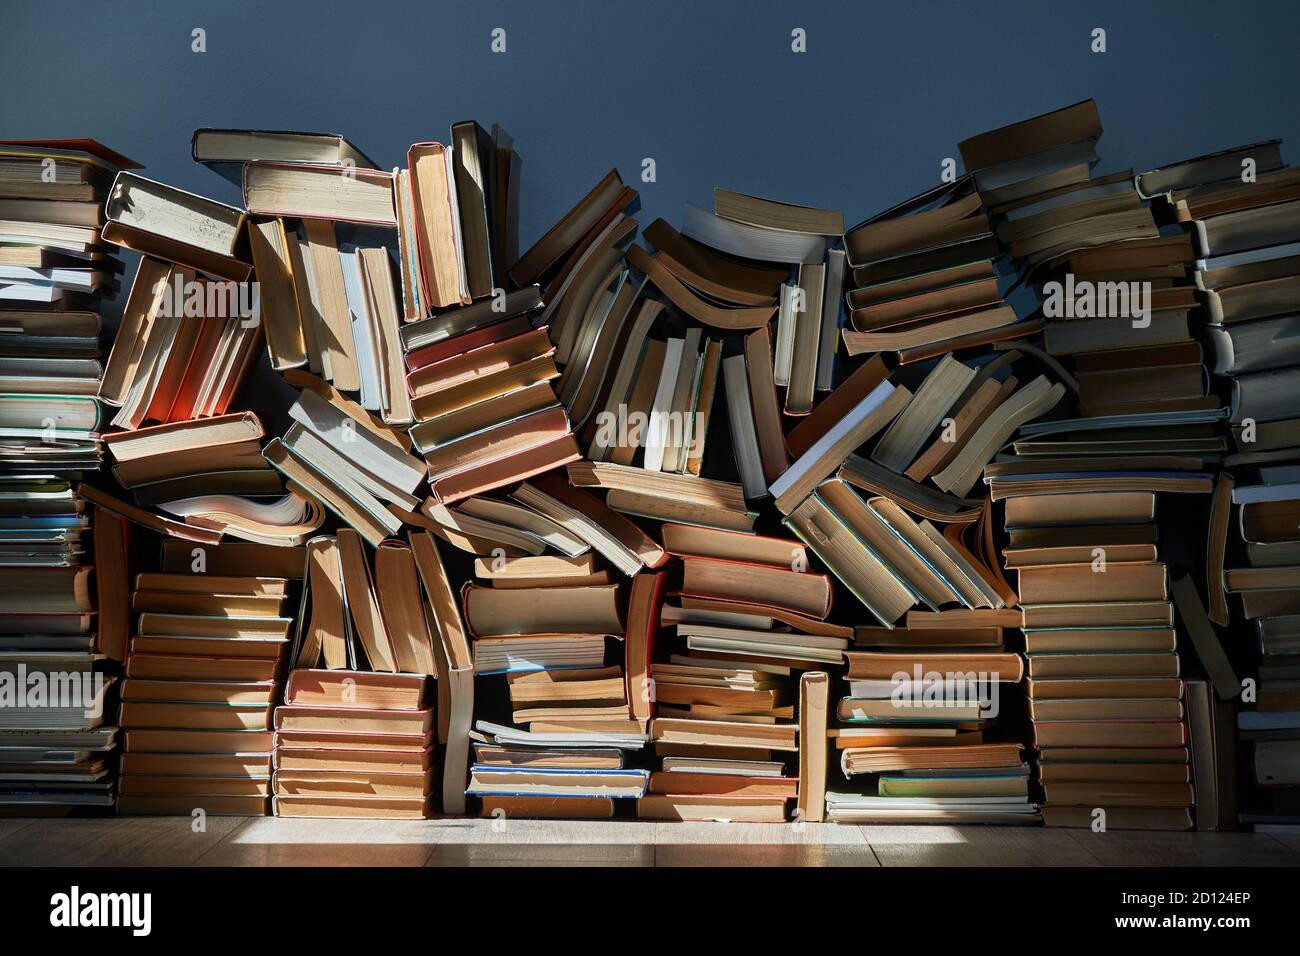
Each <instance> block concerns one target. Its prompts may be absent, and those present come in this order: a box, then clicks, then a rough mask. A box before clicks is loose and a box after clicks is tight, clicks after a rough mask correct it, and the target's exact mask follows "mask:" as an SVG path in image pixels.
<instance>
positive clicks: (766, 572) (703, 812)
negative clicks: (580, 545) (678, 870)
mask: <svg viewBox="0 0 1300 956" xmlns="http://www.w3.org/2000/svg"><path fill="white" fill-rule="evenodd" d="M662 530H663V538H664V545H665V547H666V548H668V549H669V550H670V551H671V552H672V553H673V554H674V555H676V556H678V557H679V558H680V560H681V562H682V577H681V587H680V589H679V590H678V592H677V593H676V595H675V596H674V601H673V603H668V604H665V605H664V606H663V608H662V611H661V613H660V622H661V624H662V625H663V627H664V628H665V629H669V628H671V631H670V632H669V633H670V634H671V635H672V637H674V638H676V639H677V640H674V641H672V642H671V643H667V641H668V634H665V635H663V636H661V637H660V638H659V641H658V643H659V645H660V647H661V648H662V649H661V650H660V651H659V652H658V653H656V654H655V656H654V659H653V660H652V662H651V664H650V676H651V679H652V681H653V687H654V720H653V722H652V724H651V737H652V739H653V740H654V743H655V755H656V757H657V758H658V759H659V761H660V764H659V766H660V769H658V770H656V772H655V773H654V774H653V775H652V776H651V778H650V788H649V789H650V794H649V795H648V796H646V797H645V798H644V799H642V800H641V801H640V803H639V804H638V807H637V813H638V815H639V816H641V817H642V818H648V819H662V820H714V819H728V820H738V821H747V822H766V823H771V822H782V821H785V820H787V819H789V817H790V811H791V804H792V801H794V800H795V799H796V797H800V795H801V790H800V787H801V781H800V773H799V766H798V765H796V763H795V762H796V761H801V760H802V759H803V758H804V755H805V750H806V749H808V748H813V747H815V748H816V749H818V751H819V752H821V753H822V754H823V755H824V750H825V731H824V726H825V716H824V713H823V715H822V721H821V724H822V728H823V729H822V731H821V732H820V734H818V735H814V734H812V733H810V734H809V735H808V736H807V737H805V739H804V740H803V741H802V742H801V741H800V739H799V732H800V725H799V722H798V720H799V717H800V710H801V709H800V708H799V706H798V705H799V698H800V682H801V680H808V679H809V676H810V675H812V674H817V675H819V677H818V678H817V679H818V680H822V679H824V677H825V675H824V668H826V667H829V666H837V665H839V664H840V662H841V661H842V660H843V655H844V649H845V648H846V647H847V646H848V643H849V637H850V635H851V633H852V632H851V631H850V630H849V628H847V627H843V626H841V625H836V624H831V623H829V622H828V621H827V620H826V618H827V616H828V615H829V614H830V611H831V593H832V589H831V584H830V580H829V578H827V577H826V576H825V575H822V574H816V573H814V572H811V571H809V570H807V568H808V553H807V550H806V549H805V548H804V546H803V545H801V544H800V543H799V542H798V541H795V540H792V539H785V538H775V537H768V536H761V535H741V534H737V533H736V532H731V531H721V530H715V529H711V528H707V527H699V526H688V525H673V524H666V525H664V526H663V529H662ZM822 765H823V768H824V759H823V764H822ZM824 777H825V774H824V769H823V771H822V774H821V780H819V781H818V784H817V786H818V787H819V788H820V787H821V783H822V781H824ZM802 802H803V801H802V800H801V809H802ZM818 803H820V801H818ZM818 809H819V810H820V806H819V807H818Z"/></svg>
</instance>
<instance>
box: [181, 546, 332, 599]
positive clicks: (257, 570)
mask: <svg viewBox="0 0 1300 956" xmlns="http://www.w3.org/2000/svg"><path fill="white" fill-rule="evenodd" d="M195 550H198V551H200V552H201V553H202V558H203V567H202V570H201V571H200V570H199V569H197V568H196V567H195V560H196V556H195V555H194V551H195ZM306 561H307V549H306V548H305V547H295V548H281V547H276V546H274V545H268V544H254V543H252V542H246V541H227V542H224V543H221V544H213V545H209V546H206V547H202V548H198V549H196V548H195V547H194V545H192V544H190V543H189V542H187V541H176V540H172V539H167V540H164V541H163V543H162V561H161V570H162V571H165V572H168V573H170V574H183V575H195V574H202V575H204V576H205V577H203V578H200V579H199V580H206V575H209V574H213V575H232V576H240V577H243V576H256V577H267V578H297V579H301V578H302V576H303V571H304V568H305V567H306ZM199 589H200V590H201V588H199Z"/></svg>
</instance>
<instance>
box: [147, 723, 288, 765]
mask: <svg viewBox="0 0 1300 956" xmlns="http://www.w3.org/2000/svg"><path fill="white" fill-rule="evenodd" d="M124 740H125V744H124V747H123V749H124V750H126V752H127V753H136V752H139V753H149V754H155V755H157V754H180V755H183V756H193V755H195V754H214V755H219V756H222V755H230V754H239V755H241V756H242V755H248V754H264V755H266V759H267V768H268V772H269V769H270V753H271V749H272V746H273V745H272V741H271V732H270V731H269V730H171V729H166V728H154V727H135V728H129V729H127V730H126V732H125V734H124Z"/></svg>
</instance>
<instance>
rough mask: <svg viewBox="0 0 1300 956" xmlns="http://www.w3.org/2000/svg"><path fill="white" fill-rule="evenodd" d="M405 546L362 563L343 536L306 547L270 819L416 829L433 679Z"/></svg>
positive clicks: (429, 777)
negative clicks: (385, 820) (370, 821)
mask: <svg viewBox="0 0 1300 956" xmlns="http://www.w3.org/2000/svg"><path fill="white" fill-rule="evenodd" d="M422 560H424V556H423V555H420V556H419V557H417V553H416V551H415V550H413V548H412V547H411V546H410V545H409V544H407V543H406V542H404V541H399V540H394V539H388V540H385V541H383V542H381V543H380V545H379V547H378V548H376V549H375V552H374V556H373V558H372V557H371V556H370V555H369V554H368V553H367V550H366V548H365V545H364V544H363V542H362V538H361V536H360V534H359V533H358V532H356V531H355V530H353V529H351V528H340V529H339V531H338V533H337V534H336V535H322V536H319V537H316V538H313V539H312V540H311V541H309V542H308V543H307V563H306V574H305V585H304V586H305V594H304V597H303V602H302V608H301V612H300V614H299V615H298V622H297V633H296V636H295V639H294V649H293V652H292V654H291V659H292V661H293V670H292V673H291V674H290V675H289V680H288V683H287V688H286V691H285V695H284V706H282V707H280V708H279V709H278V710H277V711H276V717H275V721H276V727H275V729H276V735H275V764H274V765H275V776H274V780H273V789H274V795H275V813H276V815H277V816H316V817H394V818H405V817H423V816H426V815H427V814H428V812H429V810H430V807H431V800H432V798H433V796H434V786H433V783H434V777H435V772H436V770H437V767H436V760H437V756H438V753H437V740H436V735H435V734H436V728H435V726H434V711H433V710H432V708H431V700H430V695H429V688H428V683H429V680H428V679H429V677H430V676H432V675H434V674H437V673H438V663H437V654H436V648H435V638H434V633H433V628H434V627H436V624H435V621H436V619H435V618H433V616H432V613H431V612H430V610H429V608H428V605H427V604H426V602H425V600H424V596H423V591H422V590H421V586H420V567H419V562H420V561H422Z"/></svg>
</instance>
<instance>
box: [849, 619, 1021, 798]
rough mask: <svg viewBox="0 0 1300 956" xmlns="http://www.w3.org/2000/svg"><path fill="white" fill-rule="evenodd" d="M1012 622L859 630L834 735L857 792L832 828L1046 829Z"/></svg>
mask: <svg viewBox="0 0 1300 956" xmlns="http://www.w3.org/2000/svg"><path fill="white" fill-rule="evenodd" d="M1004 619H1005V616H1004V615H1001V614H999V613H998V612H991V613H990V612H978V613H974V614H972V613H969V612H962V611H955V612H941V613H938V614H931V615H927V616H922V615H917V616H915V618H914V619H913V620H914V622H915V624H916V626H915V627H912V626H910V624H909V626H908V627H899V628H886V627H876V626H867V627H859V628H856V629H855V644H854V649H852V650H850V651H848V652H847V653H846V655H845V656H846V658H847V660H848V670H847V672H846V673H845V675H844V682H845V685H846V687H845V690H846V691H847V693H846V694H845V695H844V696H843V697H841V698H840V700H839V702H838V703H837V705H836V708H835V714H834V717H835V719H836V725H837V726H835V727H834V728H833V729H832V730H831V734H832V735H833V736H834V738H835V742H836V746H837V748H838V749H839V752H840V771H841V773H842V774H843V776H844V778H845V779H846V780H847V781H848V782H849V783H850V784H853V785H855V786H854V787H853V788H852V789H839V788H837V789H836V790H833V791H831V792H829V793H827V795H826V810H827V816H828V818H829V819H831V820H839V821H860V822H866V821H872V822H884V823H888V822H968V823H1009V824H1017V823H1036V822H1037V821H1038V815H1037V807H1036V805H1035V803H1034V802H1032V801H1031V800H1030V792H1029V765H1028V763H1026V762H1025V760H1024V758H1023V756H1022V755H1021V744H1020V742H1019V741H1018V740H1017V739H1015V737H1014V734H1015V732H1016V730H1017V729H1018V728H1017V727H1016V724H1017V721H1016V719H1015V718H1016V715H1017V714H1018V710H1019V707H1020V698H1019V697H1018V696H1012V695H1011V693H1010V691H1011V688H1012V687H1013V686H1014V685H1016V684H1018V683H1019V682H1020V680H1021V679H1022V677H1023V671H1024V666H1023V661H1022V659H1021V657H1020V655H1019V654H1017V653H1015V652H1008V651H1006V650H1005V649H1004V647H1003V633H1004V632H1003V626H1002V624H1000V623H994V622H998V621H1002V620H1004ZM1008 698H1010V699H1008ZM1008 728H1009V729H1008Z"/></svg>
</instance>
